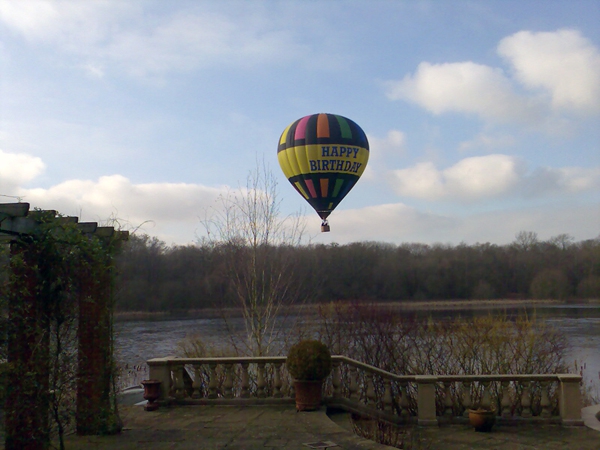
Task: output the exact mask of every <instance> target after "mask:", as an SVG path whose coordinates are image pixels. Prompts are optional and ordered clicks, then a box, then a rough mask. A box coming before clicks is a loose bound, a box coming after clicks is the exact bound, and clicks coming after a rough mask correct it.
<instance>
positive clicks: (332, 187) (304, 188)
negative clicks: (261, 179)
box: [277, 114, 369, 220]
mask: <svg viewBox="0 0 600 450" xmlns="http://www.w3.org/2000/svg"><path fill="white" fill-rule="evenodd" d="M277 159H278V160H279V165H280V166H281V169H282V170H283V173H284V174H285V176H286V177H287V179H288V180H289V182H290V183H291V184H292V186H294V187H295V188H296V190H297V191H298V192H299V193H300V195H302V196H303V197H304V198H305V199H306V201H308V203H309V204H310V205H311V206H312V207H313V208H314V209H315V211H316V212H317V213H318V214H319V216H321V218H322V219H323V220H325V219H326V218H327V217H328V216H329V214H331V212H332V211H333V210H334V209H335V207H336V206H337V205H338V204H339V203H340V202H341V201H342V199H343V198H344V197H345V196H346V194H348V192H350V189H352V188H353V187H354V185H355V184H356V182H357V181H358V179H359V178H360V176H361V175H362V174H363V172H364V170H365V167H366V166H367V161H368V160H369V142H368V141H367V136H366V135H365V132H364V131H363V130H362V129H361V128H360V127H359V126H358V125H357V124H356V123H354V122H353V121H352V120H350V119H347V118H345V117H342V116H338V115H335V114H313V115H310V116H305V117H302V118H301V119H298V120H296V121H295V122H293V123H291V124H290V125H289V126H288V127H287V128H286V129H285V130H284V131H283V133H282V134H281V138H280V139H279V146H278V148H277Z"/></svg>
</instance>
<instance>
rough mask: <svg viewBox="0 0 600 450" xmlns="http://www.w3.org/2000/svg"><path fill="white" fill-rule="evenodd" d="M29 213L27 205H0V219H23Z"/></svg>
mask: <svg viewBox="0 0 600 450" xmlns="http://www.w3.org/2000/svg"><path fill="white" fill-rule="evenodd" d="M27 213H29V203H0V219H1V218H2V216H10V217H25V216H26V215H27Z"/></svg>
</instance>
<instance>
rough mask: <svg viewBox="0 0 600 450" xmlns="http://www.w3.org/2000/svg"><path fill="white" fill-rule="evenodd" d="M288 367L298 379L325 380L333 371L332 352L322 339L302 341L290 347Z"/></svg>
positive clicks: (291, 373)
mask: <svg viewBox="0 0 600 450" xmlns="http://www.w3.org/2000/svg"><path fill="white" fill-rule="evenodd" d="M287 368H288V371H289V373H290V375H292V377H294V378H295V379H296V380H307V381H308V380H315V381H316V380H324V379H325V378H327V375H329V372H331V353H329V350H328V349H327V346H326V345H325V344H323V343H322V342H320V341H315V340H306V341H301V342H299V343H297V344H295V345H293V346H292V347H291V348H290V351H289V353H288V357H287Z"/></svg>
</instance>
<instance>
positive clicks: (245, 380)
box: [240, 362, 250, 398]
mask: <svg viewBox="0 0 600 450" xmlns="http://www.w3.org/2000/svg"><path fill="white" fill-rule="evenodd" d="M248 365H249V364H248V363H247V362H243V363H241V366H242V386H241V390H240V397H241V398H248V397H250V376H249V375H248Z"/></svg>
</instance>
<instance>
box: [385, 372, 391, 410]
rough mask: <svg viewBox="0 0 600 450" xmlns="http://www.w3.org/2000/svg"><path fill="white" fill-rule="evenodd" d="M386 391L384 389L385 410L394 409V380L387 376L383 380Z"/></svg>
mask: <svg viewBox="0 0 600 450" xmlns="http://www.w3.org/2000/svg"><path fill="white" fill-rule="evenodd" d="M383 385H384V391H383V409H384V411H391V410H392V382H391V381H390V380H389V379H388V378H385V379H384V380H383Z"/></svg>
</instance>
